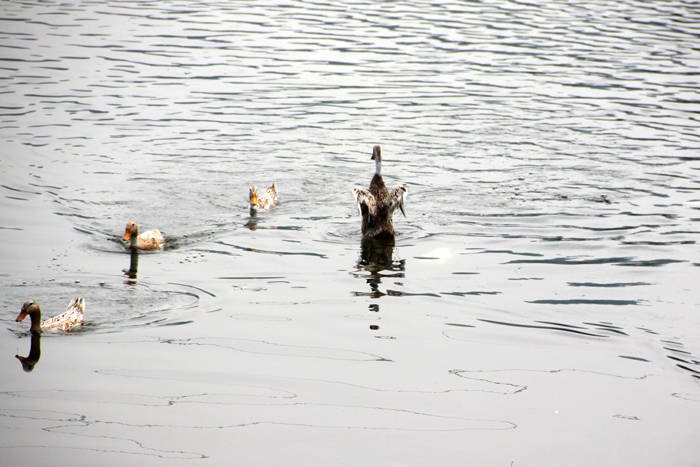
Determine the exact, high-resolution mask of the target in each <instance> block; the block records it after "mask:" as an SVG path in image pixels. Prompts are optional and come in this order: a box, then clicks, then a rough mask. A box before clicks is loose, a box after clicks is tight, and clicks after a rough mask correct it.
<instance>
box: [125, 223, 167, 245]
mask: <svg viewBox="0 0 700 467" xmlns="http://www.w3.org/2000/svg"><path fill="white" fill-rule="evenodd" d="M132 238H135V239H136V243H135V244H134V240H132ZM129 240H131V241H129ZM122 241H125V242H127V243H126V247H127V248H136V249H137V250H160V249H162V248H163V244H164V243H165V238H164V237H163V234H162V233H160V230H158V229H153V230H148V231H146V232H143V233H141V234H139V226H138V224H136V222H134V221H129V222H127V223H126V231H125V232H124V236H123V237H122Z"/></svg>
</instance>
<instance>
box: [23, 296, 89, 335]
mask: <svg viewBox="0 0 700 467" xmlns="http://www.w3.org/2000/svg"><path fill="white" fill-rule="evenodd" d="M84 313H85V299H84V298H82V297H75V298H74V299H73V300H72V301H71V302H70V303H69V304H68V307H67V308H66V311H64V312H63V313H61V314H60V315H58V316H54V317H53V318H50V319H47V320H46V321H41V308H39V304H38V303H37V302H35V301H34V300H27V301H26V302H24V305H22V310H21V311H20V312H19V315H17V319H16V320H15V321H22V320H23V319H24V318H26V317H27V315H29V317H30V318H31V320H32V326H31V327H30V328H29V330H30V331H31V332H33V333H34V332H43V331H56V330H60V331H70V330H71V329H73V328H74V327H75V326H80V325H81V324H83V321H84V319H83V314H84Z"/></svg>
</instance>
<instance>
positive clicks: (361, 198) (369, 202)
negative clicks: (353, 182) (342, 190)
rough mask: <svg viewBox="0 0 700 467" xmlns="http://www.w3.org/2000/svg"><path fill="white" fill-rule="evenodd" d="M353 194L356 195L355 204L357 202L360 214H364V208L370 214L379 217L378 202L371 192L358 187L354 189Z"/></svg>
mask: <svg viewBox="0 0 700 467" xmlns="http://www.w3.org/2000/svg"><path fill="white" fill-rule="evenodd" d="M352 192H353V194H354V195H355V202H357V208H358V209H359V210H360V214H362V212H363V210H362V206H364V207H365V209H366V210H367V212H369V214H371V215H373V216H376V215H377V200H376V198H375V197H374V195H373V194H372V193H370V192H369V190H367V189H365V188H361V187H359V186H356V187H355V188H353V189H352Z"/></svg>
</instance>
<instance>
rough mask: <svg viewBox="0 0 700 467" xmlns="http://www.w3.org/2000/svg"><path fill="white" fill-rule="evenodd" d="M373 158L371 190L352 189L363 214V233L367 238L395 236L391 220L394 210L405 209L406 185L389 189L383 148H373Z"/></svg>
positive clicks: (402, 211)
mask: <svg viewBox="0 0 700 467" xmlns="http://www.w3.org/2000/svg"><path fill="white" fill-rule="evenodd" d="M372 160H373V161H374V162H375V164H376V169H375V173H374V177H372V181H371V182H370V184H369V190H367V189H364V188H361V187H358V186H356V187H355V188H353V189H352V192H353V193H354V194H355V201H356V202H357V206H358V208H359V209H360V214H361V215H362V235H363V236H364V237H365V238H393V237H394V235H395V232H394V224H393V222H392V220H391V217H392V215H393V214H394V210H396V208H399V209H400V210H401V213H402V214H403V215H404V216H405V215H406V213H405V212H404V210H403V203H404V197H405V196H406V187H404V186H403V185H399V186H397V187H396V188H393V189H392V190H391V191H389V190H388V189H387V187H386V185H385V184H384V179H383V178H382V148H381V147H379V146H378V145H377V146H375V147H374V148H373V149H372Z"/></svg>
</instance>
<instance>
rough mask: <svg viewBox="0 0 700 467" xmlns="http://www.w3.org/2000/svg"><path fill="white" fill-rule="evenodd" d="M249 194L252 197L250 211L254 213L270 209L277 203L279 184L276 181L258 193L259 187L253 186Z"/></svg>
mask: <svg viewBox="0 0 700 467" xmlns="http://www.w3.org/2000/svg"><path fill="white" fill-rule="evenodd" d="M248 195H249V198H250V212H253V213H254V212H257V211H258V210H260V209H270V208H271V207H273V206H276V205H277V185H275V184H274V183H273V184H272V185H270V186H269V187H267V188H266V189H265V191H263V192H262V193H258V187H256V186H251V187H250V191H249V192H248Z"/></svg>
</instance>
